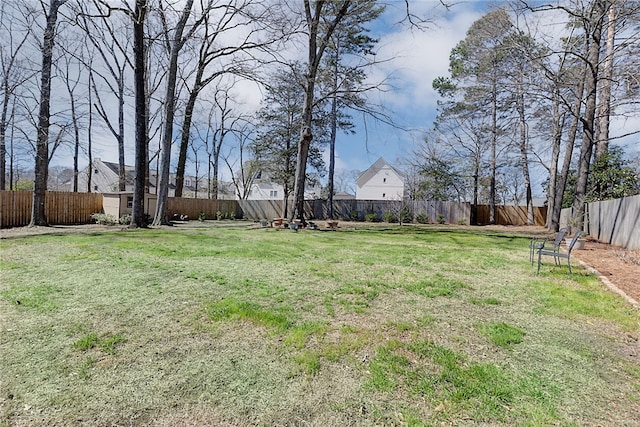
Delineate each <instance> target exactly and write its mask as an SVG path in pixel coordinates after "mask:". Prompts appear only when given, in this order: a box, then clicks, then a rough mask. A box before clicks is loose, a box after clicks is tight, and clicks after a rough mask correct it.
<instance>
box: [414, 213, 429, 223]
mask: <svg viewBox="0 0 640 427" xmlns="http://www.w3.org/2000/svg"><path fill="white" fill-rule="evenodd" d="M416 221H417V222H418V224H429V216H428V215H427V214H426V213H424V212H420V213H419V214H418V215H416Z"/></svg>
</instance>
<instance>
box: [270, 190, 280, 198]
mask: <svg viewBox="0 0 640 427" xmlns="http://www.w3.org/2000/svg"><path fill="white" fill-rule="evenodd" d="M269 197H278V190H271V191H269Z"/></svg>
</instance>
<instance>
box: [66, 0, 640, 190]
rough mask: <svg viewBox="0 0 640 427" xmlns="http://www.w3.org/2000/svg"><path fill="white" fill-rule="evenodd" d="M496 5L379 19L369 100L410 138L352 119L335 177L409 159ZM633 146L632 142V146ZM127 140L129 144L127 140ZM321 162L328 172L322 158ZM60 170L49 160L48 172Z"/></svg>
mask: <svg viewBox="0 0 640 427" xmlns="http://www.w3.org/2000/svg"><path fill="white" fill-rule="evenodd" d="M495 4H496V2H490V1H466V2H465V1H462V2H455V3H454V5H453V6H452V7H451V8H450V9H448V10H447V9H445V8H444V7H443V6H442V5H441V3H440V1H438V0H411V1H410V5H411V8H412V12H413V13H415V14H416V15H419V16H423V17H427V18H428V19H429V23H428V24H427V25H426V28H425V29H424V30H419V29H416V28H411V26H409V25H406V24H405V25H399V24H398V21H400V20H402V18H403V17H404V13H405V2H404V0H393V1H391V2H389V3H388V6H387V8H386V11H385V13H384V14H383V15H382V16H381V17H380V18H379V19H378V20H377V21H376V22H374V23H372V24H371V25H370V29H371V34H372V36H373V37H375V38H377V39H378V40H379V42H378V50H377V58H379V59H380V60H383V62H382V63H381V64H379V65H377V66H376V67H374V68H372V69H370V70H369V72H368V74H369V78H370V79H371V80H372V81H383V80H386V81H388V83H389V84H390V86H391V87H392V90H389V91H385V92H382V93H378V94H375V95H373V97H374V101H375V102H376V103H379V104H380V105H383V106H384V108H385V110H386V111H385V112H386V113H387V114H390V115H391V116H392V117H393V119H394V121H395V122H396V123H397V124H398V125H400V126H402V127H403V128H404V129H410V130H402V129H397V128H394V127H392V126H389V125H386V124H383V123H380V122H376V121H375V120H373V119H371V118H369V119H367V120H366V122H363V121H362V118H361V117H359V116H354V122H355V124H356V126H357V128H356V134H355V135H349V136H347V135H345V134H342V133H341V134H339V135H338V140H337V144H336V151H337V159H336V174H343V175H345V174H348V173H353V172H354V171H363V170H365V169H367V168H368V167H369V166H370V165H371V164H372V163H373V162H375V161H376V160H377V159H378V158H379V157H384V158H385V159H386V160H387V161H389V162H390V163H392V164H394V165H397V166H401V164H402V160H403V159H405V158H407V157H408V156H410V155H411V151H412V149H413V147H414V146H415V144H417V143H419V142H420V141H421V140H422V139H423V138H424V134H425V133H424V132H425V130H427V129H430V128H431V127H432V126H433V119H434V118H435V114H436V109H437V100H438V96H437V94H436V93H435V92H434V90H433V89H432V87H431V84H432V81H433V79H434V78H436V77H438V76H446V75H448V66H449V54H450V52H451V49H452V48H453V47H454V46H455V45H456V44H457V43H458V42H459V41H461V40H463V39H464V38H465V35H466V32H467V30H468V29H469V27H470V26H471V25H472V24H473V22H474V21H476V20H477V19H479V18H481V17H482V16H483V15H484V14H485V13H486V12H488V11H489V10H490V8H491V7H492V6H495ZM556 27H557V26H556ZM545 31H546V32H547V35H550V36H551V35H552V33H553V31H554V29H553V25H552V24H551V25H547V27H546V28H545ZM555 31H557V30H555ZM294 49H295V48H294ZM297 52H299V50H298V51H297ZM291 56H292V57H293V56H295V53H291ZM234 92H235V93H236V94H238V95H239V97H240V98H241V99H242V100H243V102H244V107H245V108H247V109H252V108H254V109H257V108H258V106H259V103H260V96H261V93H260V91H259V90H257V88H256V85H255V83H241V84H239V85H238V87H237V88H235V87H234ZM639 121H640V120H630V121H628V122H626V123H621V122H619V123H617V124H616V123H614V124H613V125H612V127H613V133H614V134H615V133H623V132H628V131H630V130H632V129H640V123H639ZM128 128H129V129H130V130H131V132H133V123H132V122H130V123H128ZM616 129H617V130H616ZM97 139H98V141H97V143H96V147H97V150H96V153H95V154H94V157H101V158H102V159H103V160H106V161H112V162H117V153H116V152H115V147H114V144H113V140H112V137H111V136H110V135H108V134H104V135H102V139H101V141H100V138H97ZM637 139H638V137H637V136H636V137H634V139H633V141H637ZM129 140H131V141H132V138H129ZM633 144H635V142H634V143H633ZM132 145H133V144H128V149H127V154H126V162H127V163H128V164H131V163H132V160H131V159H133V152H132V149H133V148H132ZM628 146H629V147H631V148H630V149H631V150H633V149H634V147H633V146H632V144H631V143H628ZM635 149H637V148H635ZM628 151H629V149H628ZM176 157H177V156H176V155H174V156H173V158H172V163H173V164H175V161H176ZM325 158H326V160H327V165H328V150H327V153H326V155H325ZM60 160H62V159H60ZM63 163H64V162H63V161H58V160H54V164H63ZM190 169H192V168H190ZM205 169H206V168H205V167H204V166H202V167H201V170H205ZM191 173H193V171H192V170H191ZM534 173H535V172H534ZM229 177H230V172H229V171H227V170H226V168H225V167H223V168H222V176H221V178H222V179H229ZM534 179H535V180H536V181H537V182H534V193H535V194H536V195H540V193H541V187H540V185H539V184H540V182H541V181H542V180H544V179H546V176H544V174H541V173H537V175H536V176H534Z"/></svg>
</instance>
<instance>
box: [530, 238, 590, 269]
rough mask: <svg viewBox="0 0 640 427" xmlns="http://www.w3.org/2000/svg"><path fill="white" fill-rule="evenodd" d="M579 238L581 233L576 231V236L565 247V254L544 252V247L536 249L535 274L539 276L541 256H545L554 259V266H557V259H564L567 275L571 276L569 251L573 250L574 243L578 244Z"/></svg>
mask: <svg viewBox="0 0 640 427" xmlns="http://www.w3.org/2000/svg"><path fill="white" fill-rule="evenodd" d="M580 236H582V231H576V234H574V235H573V238H572V239H571V242H569V245H567V251H566V252H560V250H557V251H556V250H553V249H550V250H545V248H544V247H542V248H540V249H538V271H537V273H536V274H540V264H542V256H543V255H546V256H552V257H554V260H555V261H556V264H559V258H566V259H567V265H568V266H569V275H570V276H571V275H572V272H571V251H572V250H573V247H574V246H575V245H576V243H577V242H578V239H579V238H580Z"/></svg>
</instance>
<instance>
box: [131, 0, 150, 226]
mask: <svg viewBox="0 0 640 427" xmlns="http://www.w3.org/2000/svg"><path fill="white" fill-rule="evenodd" d="M146 13H147V1H146V0H136V9H135V12H134V16H133V55H134V62H135V65H134V84H135V104H136V153H135V171H136V176H135V180H134V184H133V208H132V210H131V212H132V214H131V224H130V227H131V228H135V227H146V226H147V224H146V221H145V218H144V190H145V184H146V177H147V170H148V166H147V156H148V154H147V151H148V149H149V147H148V141H147V139H148V138H147V131H148V127H147V125H148V123H147V121H148V118H147V100H146V94H145V92H146V90H145V89H146V86H145V85H146V81H145V69H146V64H145V48H144V21H145V19H146Z"/></svg>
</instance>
